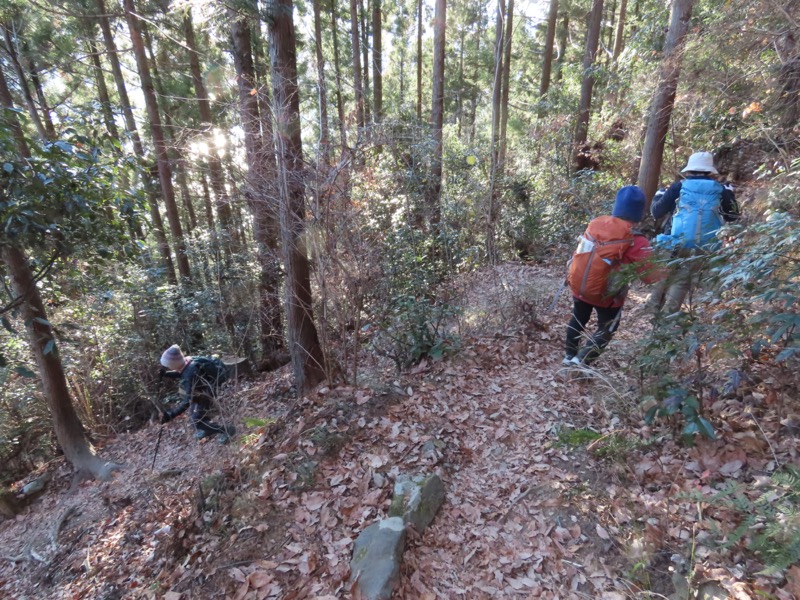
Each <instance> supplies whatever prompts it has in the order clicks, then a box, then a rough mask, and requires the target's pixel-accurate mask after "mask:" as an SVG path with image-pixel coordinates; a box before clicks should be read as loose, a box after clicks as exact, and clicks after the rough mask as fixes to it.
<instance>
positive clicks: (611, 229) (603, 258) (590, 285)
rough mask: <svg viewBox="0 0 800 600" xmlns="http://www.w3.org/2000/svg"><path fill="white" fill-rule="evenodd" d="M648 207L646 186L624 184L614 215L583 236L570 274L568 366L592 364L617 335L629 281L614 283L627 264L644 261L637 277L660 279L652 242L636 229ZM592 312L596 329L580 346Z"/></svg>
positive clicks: (648, 280)
mask: <svg viewBox="0 0 800 600" xmlns="http://www.w3.org/2000/svg"><path fill="white" fill-rule="evenodd" d="M644 208H645V198H644V193H643V192H642V190H641V189H639V188H638V187H637V186H635V185H629V186H626V187H623V188H622V189H620V190H619V191H618V192H617V197H616V199H615V201H614V210H613V211H612V213H611V216H602V217H597V218H596V219H593V220H592V222H591V223H589V226H588V227H587V228H586V231H585V232H584V234H583V235H582V236H581V237H580V238H579V242H578V248H577V249H576V250H575V253H574V254H573V255H572V260H570V263H569V274H568V276H567V283H569V287H570V289H571V290H572V295H573V301H574V306H573V309H572V318H571V319H570V322H569V325H567V340H566V354H565V356H564V360H563V364H564V365H587V364H589V363H591V362H592V361H593V360H594V359H596V358H597V357H598V356H599V355H600V353H601V352H602V351H603V349H604V348H605V347H606V346H607V345H608V343H609V342H610V341H611V338H612V337H614V333H615V332H616V331H617V327H619V321H620V316H621V314H622V306H623V305H624V304H625V298H626V296H627V293H628V286H627V285H623V286H616V285H615V282H614V280H615V277H614V275H615V274H616V273H617V272H618V271H619V269H620V267H621V266H622V265H628V264H639V265H640V266H639V268H637V269H636V271H637V275H638V276H639V278H640V279H642V280H643V281H644V282H645V283H654V282H655V281H657V280H658V279H659V277H660V274H659V273H658V272H656V271H655V270H654V269H653V268H652V265H650V263H649V261H648V259H649V257H650V254H651V248H650V242H649V241H648V239H647V238H646V237H644V236H643V235H641V234H640V233H638V232H636V231H635V230H634V228H633V226H634V225H635V224H636V223H639V222H640V221H641V220H642V218H643V217H644ZM615 288H617V289H615ZM592 312H596V313H597V331H596V332H595V333H594V334H593V335H591V336H589V337H588V340H587V341H586V343H585V344H583V347H581V336H583V335H584V334H586V335H587V336H588V334H587V333H586V324H587V323H588V322H589V319H590V318H591V316H592Z"/></svg>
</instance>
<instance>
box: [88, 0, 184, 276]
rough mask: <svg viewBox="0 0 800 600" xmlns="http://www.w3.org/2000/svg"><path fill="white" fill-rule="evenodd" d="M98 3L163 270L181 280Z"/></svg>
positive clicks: (107, 23)
mask: <svg viewBox="0 0 800 600" xmlns="http://www.w3.org/2000/svg"><path fill="white" fill-rule="evenodd" d="M95 2H96V3H97V14H98V17H97V20H98V22H99V23H100V31H101V32H102V34H103V42H104V43H105V46H106V54H107V56H108V60H109V63H110V64H111V72H112V73H113V75H114V83H115V84H116V87H117V95H118V96H119V103H120V108H121V109H122V116H123V117H124V118H125V129H126V131H127V132H128V135H130V138H131V142H132V144H133V151H134V153H135V154H136V157H137V158H138V159H139V160H140V161H141V163H142V167H143V168H142V169H141V172H142V183H143V187H144V189H145V193H146V194H147V199H148V204H149V207H150V219H151V221H152V222H153V231H154V233H155V238H156V243H157V245H158V251H159V253H160V254H161V260H162V262H163V265H164V270H165V271H166V274H167V279H168V280H169V282H170V283H172V284H173V285H174V284H176V283H177V282H178V278H177V276H176V274H175V265H174V263H173V262H172V254H171V252H170V247H169V242H168V241H167V236H166V233H165V231H164V223H163V221H162V219H161V212H160V211H159V210H158V197H157V196H156V192H155V188H154V185H153V183H152V181H151V180H150V176H149V174H148V172H147V168H146V157H145V153H144V146H143V145H142V140H141V138H140V137H139V131H138V129H137V127H136V120H135V119H134V117H133V109H132V108H131V101H130V99H129V97H128V90H127V87H126V86H125V78H124V77H123V76H122V67H121V66H120V62H119V53H118V52H117V46H116V42H115V41H114V34H113V33H112V31H111V22H110V21H109V18H108V11H107V10H106V6H105V2H104V0H95Z"/></svg>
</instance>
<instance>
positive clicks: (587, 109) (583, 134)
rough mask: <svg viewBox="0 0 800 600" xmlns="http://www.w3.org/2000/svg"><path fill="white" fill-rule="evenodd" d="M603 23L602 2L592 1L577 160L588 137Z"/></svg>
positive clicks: (579, 121)
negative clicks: (594, 70)
mask: <svg viewBox="0 0 800 600" xmlns="http://www.w3.org/2000/svg"><path fill="white" fill-rule="evenodd" d="M602 21H603V0H592V11H591V13H589V29H588V31H587V32H586V47H585V49H584V54H583V78H582V80H581V99H580V103H579V105H578V121H577V124H576V125H575V138H574V145H575V156H576V159H577V156H578V153H579V152H580V146H582V145H583V144H585V143H586V139H587V136H588V135H589V116H590V115H591V107H592V89H593V87H594V80H595V74H594V72H593V68H592V67H593V65H594V59H595V55H596V54H597V44H598V41H599V39H600V29H601V25H602Z"/></svg>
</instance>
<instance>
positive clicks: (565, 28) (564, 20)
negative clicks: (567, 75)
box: [556, 0, 569, 81]
mask: <svg viewBox="0 0 800 600" xmlns="http://www.w3.org/2000/svg"><path fill="white" fill-rule="evenodd" d="M561 5H562V7H563V8H562V11H561V25H560V26H559V28H558V58H557V59H556V81H561V77H562V75H563V67H564V57H565V56H566V55H567V41H568V40H569V0H563V1H562V2H561Z"/></svg>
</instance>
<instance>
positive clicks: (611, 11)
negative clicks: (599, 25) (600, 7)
mask: <svg viewBox="0 0 800 600" xmlns="http://www.w3.org/2000/svg"><path fill="white" fill-rule="evenodd" d="M606 6H608V5H606ZM616 17H617V0H611V6H610V7H609V8H608V41H607V42H606V48H605V50H606V57H607V58H613V54H612V50H611V49H612V48H613V46H614V24H615V20H616Z"/></svg>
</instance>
